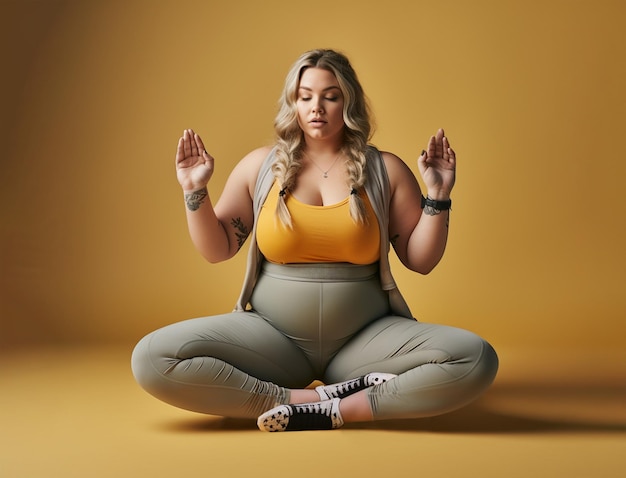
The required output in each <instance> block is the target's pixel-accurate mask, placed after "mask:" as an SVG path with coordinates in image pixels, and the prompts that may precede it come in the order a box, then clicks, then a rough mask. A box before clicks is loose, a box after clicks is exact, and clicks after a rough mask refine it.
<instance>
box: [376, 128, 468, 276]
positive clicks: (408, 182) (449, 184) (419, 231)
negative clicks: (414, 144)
mask: <svg viewBox="0 0 626 478" xmlns="http://www.w3.org/2000/svg"><path fill="white" fill-rule="evenodd" d="M384 158H385V165H386V166H387V170H388V172H389V179H390V185H391V192H392V196H391V204H390V218H389V237H390V238H391V241H392V244H393V246H394V249H395V251H396V254H397V255H398V257H399V258H400V260H401V261H402V263H403V264H404V265H405V266H406V267H407V268H409V269H411V270H413V271H416V272H420V273H422V274H428V273H429V272H430V271H432V270H433V269H434V268H435V266H436V265H437V264H438V263H439V261H440V260H441V258H442V257H443V253H444V251H445V248H446V242H447V239H448V220H449V214H450V211H440V212H439V213H436V211H434V210H433V209H432V208H429V207H426V208H424V209H422V207H421V196H422V192H421V190H420V187H419V184H418V182H417V180H416V179H415V176H414V175H413V173H412V172H411V170H410V169H409V168H408V167H407V166H406V164H404V162H403V161H402V160H400V158H398V157H396V156H393V155H391V154H389V153H385V155H384ZM418 167H419V171H420V174H421V175H422V179H423V181H424V184H425V185H426V187H427V189H428V196H429V197H430V198H432V199H436V200H439V201H444V200H448V199H450V193H451V192H452V188H453V187H454V182H455V178H456V173H455V170H456V159H455V154H454V151H453V150H452V148H450V145H449V143H448V140H447V138H446V137H445V136H444V132H443V130H441V129H440V130H439V131H438V132H437V134H436V136H433V137H431V138H430V141H429V143H428V148H427V151H424V152H423V153H422V155H421V156H420V158H419V160H418Z"/></svg>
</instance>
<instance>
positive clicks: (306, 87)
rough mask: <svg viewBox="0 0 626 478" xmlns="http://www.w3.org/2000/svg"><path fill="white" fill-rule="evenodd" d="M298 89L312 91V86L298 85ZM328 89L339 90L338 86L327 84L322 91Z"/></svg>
mask: <svg viewBox="0 0 626 478" xmlns="http://www.w3.org/2000/svg"><path fill="white" fill-rule="evenodd" d="M298 89H299V90H307V91H313V88H309V87H308V86H300V87H299V88H298ZM328 90H339V91H341V88H339V87H338V86H335V85H332V86H327V87H326V88H324V89H323V90H322V91H328Z"/></svg>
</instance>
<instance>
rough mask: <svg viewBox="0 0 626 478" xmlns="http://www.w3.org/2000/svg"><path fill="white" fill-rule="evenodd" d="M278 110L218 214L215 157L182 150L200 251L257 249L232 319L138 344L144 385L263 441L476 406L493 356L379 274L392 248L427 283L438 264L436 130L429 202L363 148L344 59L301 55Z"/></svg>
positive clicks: (398, 164)
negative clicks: (419, 309) (433, 318)
mask: <svg viewBox="0 0 626 478" xmlns="http://www.w3.org/2000/svg"><path fill="white" fill-rule="evenodd" d="M280 105H281V107H280V111H279V113H278V115H277V117H276V120H275V129H276V134H277V141H276V145H275V146H274V147H272V148H270V147H267V148H260V149H257V150H255V151H253V152H251V153H250V154H248V155H247V156H246V157H244V158H243V159H242V160H241V161H240V162H239V164H238V165H237V166H236V167H235V168H234V170H233V171H232V173H231V175H230V177H229V179H228V181H227V182H226V185H225V187H224V191H223V193H222V195H221V197H220V198H219V201H218V202H217V203H216V204H215V206H213V204H212V201H211V199H210V198H209V194H208V191H207V183H208V181H209V180H210V178H211V176H212V174H213V169H214V159H213V158H212V157H211V156H210V155H209V154H208V153H207V151H206V150H205V148H204V145H203V142H202V140H201V138H200V137H199V136H198V135H197V134H195V133H194V132H193V131H192V130H185V131H184V133H183V136H182V137H181V138H180V140H179V143H178V149H177V152H176V171H177V176H178V181H179V182H180V184H181V186H182V189H183V191H184V197H185V203H186V206H187V207H186V214H187V221H188V225H189V231H190V234H191V238H192V240H193V243H194V245H195V246H196V248H197V249H198V250H199V251H200V253H201V254H202V255H203V256H204V257H205V258H206V259H207V260H208V261H209V262H219V261H223V260H226V259H229V258H231V257H233V256H234V255H235V254H236V253H237V252H238V251H239V249H240V248H241V246H242V244H243V243H244V241H245V240H246V239H247V238H248V237H250V241H251V244H250V251H249V257H248V265H247V271H246V277H245V279H244V284H243V288H242V292H241V296H240V298H239V301H238V303H237V306H236V308H235V310H234V311H233V312H231V313H228V314H223V315H218V316H213V317H203V318H198V319H192V320H187V321H184V322H180V323H177V324H173V325H170V326H167V327H164V328H162V329H160V330H157V331H155V332H153V333H151V334H150V335H148V336H147V337H145V338H144V339H142V340H141V341H140V342H139V344H138V345H137V347H136V348H135V351H134V352H133V359H132V365H133V372H134V374H135V377H136V379H137V381H138V382H139V383H140V384H141V386H142V387H144V388H145V389H146V390H147V391H148V392H149V393H151V394H152V395H154V396H155V397H157V398H159V399H161V400H163V401H165V402H167V403H170V404H172V405H175V406H177V407H181V408H184V409H188V410H193V411H196V412H201V413H208V414H214V415H222V416H230V417H250V418H252V417H255V418H257V417H258V418H257V424H258V426H259V428H260V429H261V430H266V431H285V430H286V431H290V430H312V429H332V428H338V427H340V426H342V425H343V424H344V423H348V422H356V421H369V420H381V419H391V418H417V417H426V416H432V415H436V414H441V413H445V412H448V411H451V410H454V409H457V408H459V407H461V406H463V405H465V404H467V403H469V402H471V401H472V400H474V399H476V398H477V397H478V396H479V395H480V394H481V393H482V392H483V391H484V390H485V389H486V388H487V387H488V386H489V385H490V384H491V383H492V381H493V379H494V377H495V374H496V371H497V367H498V359H497V356H496V353H495V352H494V350H493V348H492V347H491V346H490V345H489V344H488V343H487V342H485V341H484V340H483V339H481V338H480V337H477V336H476V335H474V334H472V333H470V332H467V331H464V330H460V329H456V328H452V327H446V326H442V325H433V324H426V323H422V322H419V321H417V320H415V319H414V318H413V316H412V315H411V313H410V311H409V309H408V307H407V305H406V302H405V301H404V299H403V298H402V295H401V294H400V292H399V291H398V289H397V287H396V285H395V282H394V280H393V277H392V275H391V271H390V268H389V260H388V252H389V248H390V244H392V245H393V247H394V249H395V252H396V254H397V255H398V257H399V258H400V260H401V261H402V263H403V264H404V265H405V266H406V267H407V268H409V269H411V270H413V271H416V272H419V273H422V274H427V273H428V272H430V271H431V270H432V269H433V268H434V267H435V266H436V265H437V263H438V262H439V260H440V259H441V257H442V255H443V253H444V249H445V246H446V240H447V235H448V219H449V209H450V205H451V200H450V193H451V191H452V188H453V186H454V182H455V166H456V158H455V153H454V151H453V150H452V148H451V147H450V144H449V142H448V139H447V138H446V136H445V135H444V132H443V130H439V131H438V132H437V133H436V135H435V136H433V137H431V138H430V141H429V142H428V146H427V149H426V150H425V151H423V152H422V154H421V156H420V157H419V159H418V167H419V171H420V174H421V176H422V179H423V182H424V184H425V186H426V188H427V189H428V191H427V197H426V198H424V197H423V196H422V192H421V190H420V187H419V185H418V182H417V180H416V178H415V176H414V175H413V174H412V173H411V171H410V170H409V168H408V167H407V166H406V165H405V164H404V162H403V161H402V160H401V159H400V158H398V157H397V156H395V155H393V154H391V153H387V152H382V153H381V152H379V151H378V150H376V149H375V148H374V147H372V146H370V145H368V141H369V139H370V133H371V129H370V117H369V110H368V107H367V104H366V99H365V95H364V93H363V90H362V88H361V85H360V84H359V81H358V79H357V76H356V74H355V72H354V70H353V69H352V67H351V65H350V63H349V61H348V59H347V58H346V57H345V56H343V55H342V54H340V53H337V52H335V51H332V50H314V51H310V52H306V53H305V54H303V55H302V56H301V57H300V58H299V59H298V60H297V62H296V63H295V64H294V65H293V67H292V69H291V71H290V72H289V74H288V76H287V79H286V83H285V88H284V91H283V94H282V97H281V103H280ZM315 381H320V382H322V384H321V385H318V386H317V387H308V386H309V385H310V384H312V383H313V382H315ZM324 384H329V385H324ZM307 387H308V388H307Z"/></svg>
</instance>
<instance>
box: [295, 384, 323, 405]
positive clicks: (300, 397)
mask: <svg viewBox="0 0 626 478" xmlns="http://www.w3.org/2000/svg"><path fill="white" fill-rule="evenodd" d="M290 392H291V397H290V398H289V403H296V404H297V403H310V402H319V401H320V396H319V394H318V393H317V392H316V391H315V390H310V389H308V388H305V389H298V390H291V391H290Z"/></svg>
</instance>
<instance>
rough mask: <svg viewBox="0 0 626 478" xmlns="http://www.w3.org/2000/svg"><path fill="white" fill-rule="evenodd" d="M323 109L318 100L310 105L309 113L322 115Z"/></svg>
mask: <svg viewBox="0 0 626 478" xmlns="http://www.w3.org/2000/svg"><path fill="white" fill-rule="evenodd" d="M323 111H324V108H322V102H321V101H320V100H319V99H316V100H314V101H313V104H312V105H311V112H313V113H322V112H323Z"/></svg>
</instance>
